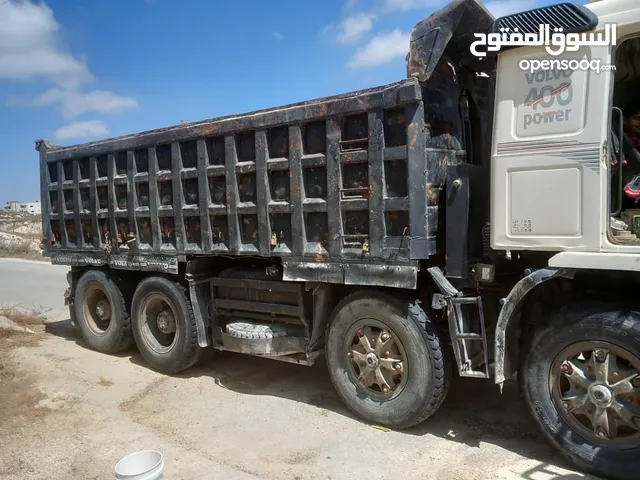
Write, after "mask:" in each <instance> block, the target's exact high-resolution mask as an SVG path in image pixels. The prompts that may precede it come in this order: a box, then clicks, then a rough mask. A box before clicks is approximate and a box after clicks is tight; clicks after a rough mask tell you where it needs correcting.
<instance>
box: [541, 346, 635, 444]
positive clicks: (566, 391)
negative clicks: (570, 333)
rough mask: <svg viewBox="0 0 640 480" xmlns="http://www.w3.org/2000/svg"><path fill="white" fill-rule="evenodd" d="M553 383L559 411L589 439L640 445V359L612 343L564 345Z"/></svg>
mask: <svg viewBox="0 0 640 480" xmlns="http://www.w3.org/2000/svg"><path fill="white" fill-rule="evenodd" d="M549 387H550V390H551V397H552V399H553V401H554V403H555V404H556V407H557V408H558V411H559V412H560V415H561V416H562V417H563V418H564V419H565V420H566V421H567V423H569V425H570V426H571V427H572V428H573V429H574V430H576V431H577V432H579V433H581V434H582V435H584V436H585V437H587V438H588V439H589V440H592V441H594V442H596V443H600V444H602V443H603V442H606V443H614V444H616V445H617V446H620V447H623V448H628V447H632V446H636V445H640V359H639V358H637V357H636V356H634V355H633V354H632V353H630V352H628V351H627V350H625V349H623V348H620V347H618V346H617V345H614V344H612V343H609V342H595V341H594V342H580V343H576V344H574V345H571V346H569V347H567V348H565V349H564V350H563V351H562V352H560V354H559V355H558V357H557V358H556V360H555V361H554V363H553V365H552V367H551V375H550V382H549Z"/></svg>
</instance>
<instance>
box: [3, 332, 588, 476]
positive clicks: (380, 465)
mask: <svg viewBox="0 0 640 480" xmlns="http://www.w3.org/2000/svg"><path fill="white" fill-rule="evenodd" d="M31 329H32V330H33V331H35V333H33V334H31V333H23V332H9V331H6V330H0V432H2V435H0V452H2V453H1V454H0V478H2V479H16V480H17V479H42V478H48V479H58V478H60V479H71V478H74V479H75V478H78V479H102V478H105V479H108V478H114V473H113V468H114V465H115V464H116V462H117V461H118V460H119V459H120V458H122V457H123V456H125V455H126V454H128V453H131V452H134V451H137V450H141V449H157V450H159V451H160V452H162V454H163V456H164V459H165V478H166V479H203V478H212V479H213V478H216V479H228V480H236V479H291V480H302V479H305V480H306V479H311V480H315V479H343V478H344V479H347V478H368V479H394V480H396V479H400V478H401V479H414V478H416V479H438V480H454V479H455V480H458V479H465V480H474V479H477V480H480V479H482V480H484V479H503V480H506V479H516V478H521V479H528V480H550V479H555V480H577V479H583V478H590V477H587V476H583V475H582V474H579V473H575V472H572V471H571V470H569V469H568V467H567V466H566V464H564V463H563V461H562V460H561V458H560V457H559V456H558V455H556V453H555V452H554V451H552V450H551V448H550V447H548V446H547V445H546V443H545V442H544V441H543V440H542V439H541V438H540V436H539V435H538V433H537V431H536V430H535V428H534V426H533V424H532V422H531V420H530V419H529V417H528V415H527V413H526V411H525V408H524V405H523V403H522V402H521V401H520V399H519V397H518V395H517V392H515V391H514V390H513V389H512V388H508V389H505V393H504V394H503V395H500V393H499V391H498V389H497V388H496V387H494V386H493V385H491V384H489V383H485V382H482V381H478V380H473V379H456V380H455V381H454V384H453V386H452V390H451V392H450V394H449V396H448V398H447V400H446V401H445V404H444V405H443V407H442V408H441V409H440V411H439V412H438V413H436V415H435V416H434V417H432V418H431V419H429V420H427V422H426V423H424V424H423V425H421V426H419V427H418V428H415V429H413V430H410V431H407V432H385V431H381V430H378V429H375V428H373V427H372V426H370V425H367V424H365V423H362V422H360V421H358V420H356V419H354V418H353V416H352V415H351V414H350V413H349V412H348V411H347V410H346V409H345V408H344V407H343V405H342V403H341V402H340V401H339V399H338V398H337V396H336V394H335V392H334V391H333V388H332V386H331V383H330V381H329V378H328V374H327V371H326V369H325V367H324V364H323V362H322V361H320V362H319V363H318V364H317V365H316V366H314V367H302V366H297V365H291V364H287V363H281V362H276V361H272V360H266V359H258V358H252V357H247V356H241V355H236V354H227V353H224V354H216V355H215V356H214V357H213V358H212V359H210V360H208V361H206V362H203V363H201V364H200V365H197V366H195V367H194V368H192V369H191V370H189V371H188V372H186V373H184V374H181V375H177V376H165V375H160V374H157V373H155V372H153V371H151V370H150V369H149V368H147V367H146V366H145V365H144V363H143V361H142V360H141V358H140V357H139V355H138V354H137V353H136V352H135V351H132V352H127V353H125V354H121V355H117V356H107V355H102V354H100V353H96V352H93V351H91V350H89V349H87V348H86V347H85V346H84V345H83V344H82V342H81V340H80V339H79V334H78V331H77V329H76V327H74V326H73V325H72V324H71V323H70V321H68V320H62V321H54V322H49V323H46V324H45V325H40V326H32V327H31Z"/></svg>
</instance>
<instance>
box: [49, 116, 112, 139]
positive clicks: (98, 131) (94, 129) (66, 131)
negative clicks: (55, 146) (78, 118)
mask: <svg viewBox="0 0 640 480" xmlns="http://www.w3.org/2000/svg"><path fill="white" fill-rule="evenodd" d="M110 133H111V131H110V130H109V127H107V125H106V124H105V123H104V122H102V121H100V120H86V121H84V122H74V123H70V124H68V125H65V126H63V127H60V128H58V129H57V130H56V131H55V132H54V133H53V136H54V138H55V139H56V140H69V139H71V138H74V139H75V138H88V137H106V136H107V135H109V134H110Z"/></svg>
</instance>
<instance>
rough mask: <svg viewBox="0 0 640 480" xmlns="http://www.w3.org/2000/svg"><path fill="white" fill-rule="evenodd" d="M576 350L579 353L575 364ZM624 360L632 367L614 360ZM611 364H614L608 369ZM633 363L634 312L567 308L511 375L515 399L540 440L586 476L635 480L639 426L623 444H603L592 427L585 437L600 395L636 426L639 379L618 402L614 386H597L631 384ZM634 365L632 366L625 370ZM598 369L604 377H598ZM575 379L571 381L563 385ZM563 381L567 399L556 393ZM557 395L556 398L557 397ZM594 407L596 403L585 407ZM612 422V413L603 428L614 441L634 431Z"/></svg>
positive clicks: (638, 352)
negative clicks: (519, 395)
mask: <svg viewBox="0 0 640 480" xmlns="http://www.w3.org/2000/svg"><path fill="white" fill-rule="evenodd" d="M583 350H584V352H586V353H584V352H583V353H580V355H579V356H578V357H577V358H576V357H574V354H575V353H576V352H578V351H580V352H582V351H583ZM589 352H591V353H589ZM624 356H629V357H631V358H632V359H633V357H635V361H634V362H626V361H622V360H620V359H619V358H622V357H624ZM565 357H566V359H565ZM611 358H615V359H616V362H615V363H614V362H613V361H612V362H609V360H610V359H611ZM638 359H640V312H638V311H635V310H623V309H620V307H619V306H611V305H606V304H601V303H596V302H590V303H582V304H574V305H569V306H566V307H564V308H563V309H562V310H560V311H559V312H558V313H556V314H555V315H553V316H552V317H551V318H550V319H548V322H546V323H545V324H544V325H543V326H541V328H539V329H538V330H537V331H536V332H535V333H534V336H533V338H532V340H531V344H530V346H529V348H528V349H527V352H526V356H525V358H524V359H523V362H522V364H521V366H520V372H519V375H518V376H519V381H520V386H521V389H522V392H523V394H524V396H525V399H526V401H527V403H528V405H529V409H530V411H531V414H532V416H533V418H534V419H535V421H536V423H537V424H538V427H539V428H540V430H541V431H542V432H543V433H544V435H545V436H546V437H547V439H548V440H549V441H550V442H551V444H553V446H554V447H556V449H558V451H559V452H561V453H562V454H563V455H564V456H565V457H567V458H568V459H569V460H570V461H571V462H572V463H574V464H575V465H577V466H578V467H579V468H580V469H582V470H584V471H586V472H591V473H595V474H597V475H600V476H603V477H604V478H612V479H634V478H635V479H637V478H640V423H639V424H638V425H637V426H638V427H639V428H637V430H638V431H637V432H636V434H637V435H636V436H635V437H633V436H628V437H627V438H628V441H626V443H625V441H623V442H614V441H612V440H614V439H613V438H611V439H609V438H607V437H606V435H604V433H603V432H601V431H600V430H598V429H597V428H596V429H595V430H592V432H593V434H592V433H591V432H589V431H588V430H589V427H591V428H592V429H593V423H591V422H592V421H591V418H595V417H592V415H593V413H592V412H595V411H596V409H597V407H598V403H599V400H600V399H601V396H602V395H603V394H604V395H605V396H607V397H608V396H612V397H613V401H614V402H616V404H615V406H616V408H617V405H619V404H621V405H623V406H625V408H626V409H628V411H629V413H630V414H633V412H634V411H635V412H637V413H636V415H638V420H640V388H635V389H634V388H633V387H634V386H635V385H636V384H637V382H638V380H633V381H634V382H635V383H630V384H629V386H628V387H626V388H625V389H624V390H629V389H632V390H631V391H630V392H629V393H626V394H621V395H618V394H617V393H616V391H617V390H616V388H614V387H612V388H611V389H609V387H607V388H606V389H604V388H603V387H602V384H605V385H608V384H611V385H614V384H615V383H617V382H618V381H620V380H624V379H627V380H628V379H629V378H631V377H632V376H633V372H634V371H637V369H638V367H637V365H639V364H640V360H638ZM591 362H593V363H591ZM633 363H635V364H636V367H635V368H632V369H629V365H632V364H633ZM605 364H606V365H607V367H606V368H607V370H606V372H605V371H604V370H602V367H604V366H605ZM574 367H577V368H574ZM612 369H613V370H612ZM612 372H613V373H612ZM574 374H576V375H577V377H576V380H573V379H572V380H569V378H566V379H565V378H562V377H573V375H574ZM583 374H584V375H583ZM603 379H606V380H603ZM565 381H566V386H565V387H564V389H566V390H567V393H564V389H563V388H561V387H562V385H563V384H562V382H565ZM581 384H582V385H584V386H581ZM594 386H595V387H596V389H595V390H594ZM607 390H610V391H611V392H612V393H608V392H607ZM634 390H635V391H634ZM558 391H560V392H562V395H558V393H557V392H558ZM627 397H629V398H631V399H632V401H629V398H627ZM574 398H575V399H576V400H577V399H578V398H584V399H586V402H587V403H585V404H584V405H581V404H576V403H574V401H575V400H574ZM634 399H635V400H634ZM594 400H595V402H596V403H595V404H593V405H591V403H592V402H593V401H594ZM606 400H607V399H606V398H605V401H606ZM581 401H582V400H581ZM576 407H577V408H578V410H575V408H576ZM606 409H607V410H611V409H610V408H606ZM610 415H611V416H610ZM616 416H617V413H616V412H615V408H614V409H613V411H612V412H610V413H608V414H607V428H613V427H612V425H613V424H612V423H610V422H616V425H617V426H616V430H615V431H617V434H618V435H620V434H621V433H623V432H624V433H625V436H626V435H627V434H630V435H633V425H628V424H627V422H624V421H622V420H617V419H616ZM581 423H583V424H584V428H582V426H581ZM623 427H624V430H623ZM615 431H614V430H611V431H610V432H609V433H614V432H615ZM598 437H604V438H598ZM619 440H620V439H619Z"/></svg>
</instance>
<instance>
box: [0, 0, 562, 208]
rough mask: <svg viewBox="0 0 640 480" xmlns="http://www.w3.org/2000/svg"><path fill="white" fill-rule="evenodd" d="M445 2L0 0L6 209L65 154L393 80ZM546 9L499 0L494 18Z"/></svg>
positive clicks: (0, 181) (0, 187) (0, 177)
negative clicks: (70, 148) (48, 161)
mask: <svg viewBox="0 0 640 480" xmlns="http://www.w3.org/2000/svg"><path fill="white" fill-rule="evenodd" d="M446 3H447V2H446V1H444V2H443V1H438V0H323V1H307V2H304V1H300V0H297V1H294V0H270V1H268V2H266V1H258V0H255V1H253V0H245V1H225V0H218V1H213V0H182V1H178V0H87V1H77V0H76V1H70V0H47V1H45V2H40V1H35V2H31V1H27V0H0V168H1V170H0V171H1V172H2V174H0V206H1V205H4V203H5V202H6V201H8V200H10V199H16V200H20V201H32V200H36V199H39V193H38V192H39V173H38V155H37V152H36V151H35V150H34V146H33V145H34V143H33V142H34V140H35V139H37V138H46V139H48V140H50V141H52V142H54V143H57V144H60V145H70V144H74V143H82V142H86V141H90V140H95V139H99V138H107V137H111V136H117V135H122V134H126V133H132V132H136V131H142V130H148V129H151V128H158V127H163V126H168V125H172V124H176V123H179V122H180V121H181V120H185V121H195V120H201V119H204V118H211V117H216V116H219V115H225V114H229V113H234V112H235V113H239V112H243V111H248V110H253V109H257V108H263V107H270V106H277V105H280V104H285V103H290V102H295V101H300V100H305V99H309V98H314V97H319V96H324V95H331V94H336V93H340V92H346V91H350V90H355V89H359V88H364V87H369V86H374V85H380V84H384V83H388V82H392V81H396V80H398V79H400V78H403V77H404V76H405V65H404V57H405V54H406V52H407V50H408V35H409V32H410V31H411V28H412V27H413V26H414V25H415V24H416V23H417V22H419V21H420V20H421V19H422V18H424V17H426V16H428V15H429V14H430V13H431V12H433V11H434V10H437V9H438V8H439V7H441V6H442V5H444V4H446ZM548 3H555V2H553V1H551V0H494V1H490V2H488V3H487V6H488V8H489V9H490V10H491V11H492V12H494V14H497V15H500V14H504V13H511V12H514V11H521V10H527V9H529V8H533V7H535V6H538V5H543V4H548Z"/></svg>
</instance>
